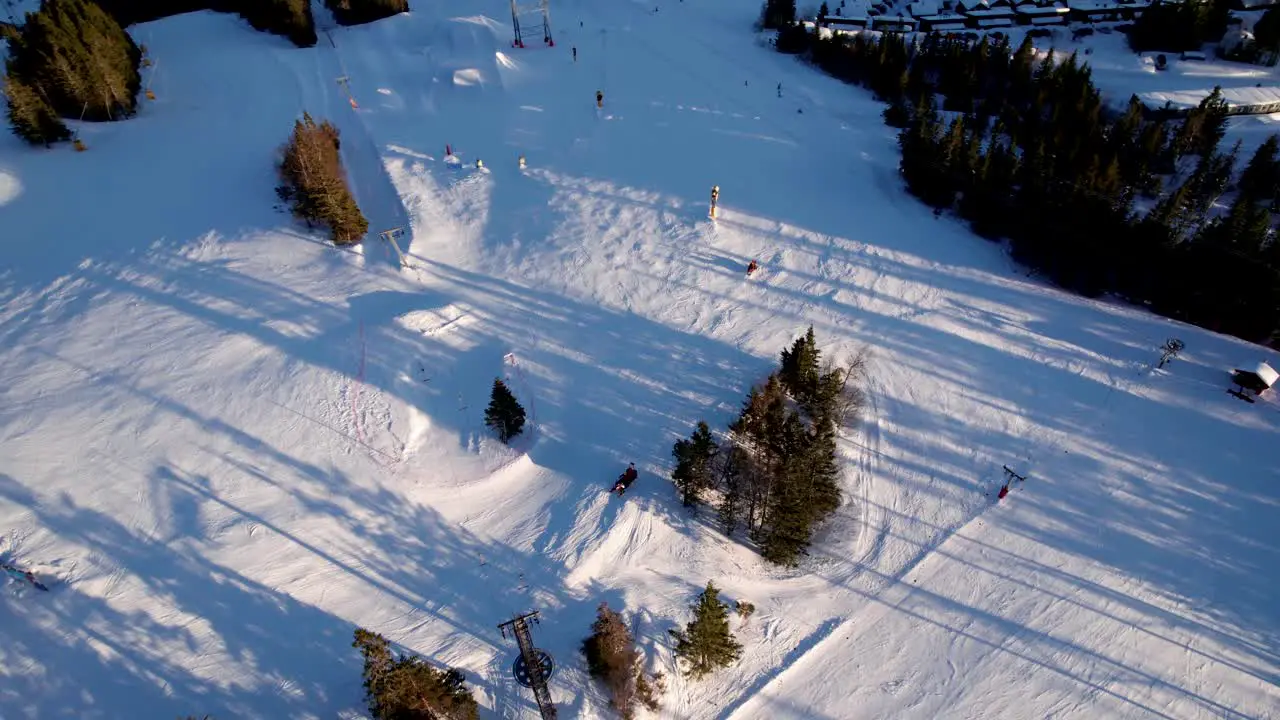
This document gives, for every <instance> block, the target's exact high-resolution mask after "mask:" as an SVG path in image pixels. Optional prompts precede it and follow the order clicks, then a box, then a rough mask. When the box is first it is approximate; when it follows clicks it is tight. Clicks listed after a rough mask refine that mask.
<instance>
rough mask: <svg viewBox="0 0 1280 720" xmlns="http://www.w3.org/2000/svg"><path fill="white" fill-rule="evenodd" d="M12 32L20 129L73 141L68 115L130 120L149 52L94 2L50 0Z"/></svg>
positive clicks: (10, 70)
mask: <svg viewBox="0 0 1280 720" xmlns="http://www.w3.org/2000/svg"><path fill="white" fill-rule="evenodd" d="M8 35H9V39H8V42H9V57H8V58H7V59H6V60H5V77H4V94H5V105H6V110H7V116H8V119H9V124H10V127H11V128H12V130H13V132H14V134H15V135H17V136H18V137H20V138H22V139H23V140H25V141H27V142H28V143H31V144H36V145H45V146H48V145H51V144H52V143H55V142H59V141H62V140H69V139H71V131H70V130H69V129H68V128H67V126H66V124H65V123H64V122H63V118H76V119H84V120H91V121H104V120H122V119H124V118H127V117H131V116H132V115H133V114H134V113H135V112H137V102H138V91H139V89H140V88H141V87H142V76H141V75H140V74H139V72H138V67H139V65H140V64H141V61H142V50H141V48H139V47H138V46H137V45H136V44H134V42H133V39H132V38H130V37H129V34H128V33H126V32H125V31H124V29H123V28H121V27H120V24H119V23H117V22H116V21H115V19H114V18H112V17H111V16H110V15H109V14H107V13H106V12H104V11H103V9H102V8H101V7H99V6H98V5H97V4H95V3H93V2H91V1H90V0H44V2H43V3H42V4H41V7H40V11H39V12H35V13H28V14H27V16H26V22H25V23H23V25H22V26H21V27H20V28H18V29H17V30H16V32H11V33H9V34H8Z"/></svg>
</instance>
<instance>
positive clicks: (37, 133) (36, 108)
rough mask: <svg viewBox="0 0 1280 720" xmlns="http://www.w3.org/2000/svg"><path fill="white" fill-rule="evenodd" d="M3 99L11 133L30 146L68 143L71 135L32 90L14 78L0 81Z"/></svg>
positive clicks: (38, 94)
mask: <svg viewBox="0 0 1280 720" xmlns="http://www.w3.org/2000/svg"><path fill="white" fill-rule="evenodd" d="M4 96H5V103H6V107H7V111H8V113H7V114H8V117H9V125H10V126H11V127H12V128H13V133H14V134H15V135H17V136H18V137H20V138H22V139H23V140H25V141H27V142H28V143H31V144H32V145H44V146H45V147H49V146H50V145H52V144H53V143H55V142H59V141H62V140H70V139H71V131H70V130H68V129H67V126H66V125H64V124H63V122H62V120H61V119H59V118H58V114H57V113H56V112H54V110H53V108H52V107H51V106H50V105H49V103H48V102H47V101H46V100H45V99H44V97H42V96H41V95H40V93H39V91H37V90H36V89H35V88H33V87H31V86H30V85H27V84H26V83H24V82H22V81H21V80H18V79H17V78H14V77H12V76H6V77H5V78H4Z"/></svg>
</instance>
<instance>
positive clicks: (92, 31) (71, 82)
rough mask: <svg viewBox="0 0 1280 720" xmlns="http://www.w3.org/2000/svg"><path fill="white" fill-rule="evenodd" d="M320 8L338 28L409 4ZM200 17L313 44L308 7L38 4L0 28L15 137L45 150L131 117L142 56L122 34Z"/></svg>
mask: <svg viewBox="0 0 1280 720" xmlns="http://www.w3.org/2000/svg"><path fill="white" fill-rule="evenodd" d="M325 5H326V6H327V7H329V8H330V9H331V10H332V11H333V13H334V17H335V19H336V20H337V21H338V23H339V24H343V25H356V24H360V23H366V22H371V21H374V20H378V19H380V18H384V17H387V16H390V15H394V14H396V13H399V12H405V11H407V10H408V9H409V5H408V2H407V0H325ZM197 10H216V11H219V12H234V13H237V14H238V15H240V16H241V17H242V18H244V19H245V20H246V21H247V22H248V23H249V24H250V25H252V26H253V27H254V28H256V29H258V30H262V31H265V32H270V33H274V34H277V35H282V36H284V37H287V38H288V39H289V40H291V41H292V42H293V43H294V44H295V45H297V46H299V47H311V46H314V45H315V44H316V28H315V19H314V18H313V17H312V14H311V3H310V2H309V0H42V2H41V4H40V9H39V10H38V11H36V12H33V13H27V14H26V16H25V18H24V21H23V23H22V24H21V25H18V26H13V25H8V24H5V25H4V26H3V27H2V28H0V40H3V41H6V42H8V44H9V53H8V55H9V56H8V59H7V60H6V61H5V67H4V70H5V73H4V78H3V84H2V87H3V91H4V96H5V107H6V116H7V118H8V120H9V125H10V128H11V129H12V131H13V133H14V134H15V135H17V136H18V137H19V138H21V139H23V140H25V141H26V142H28V143H31V144H33V145H44V146H46V147H48V146H50V145H52V144H53V143H57V142H61V141H66V140H70V139H72V136H73V134H72V132H71V131H70V129H68V127H67V125H66V123H65V122H64V120H85V121H90V122H99V121H114V120H123V119H126V118H129V117H132V116H133V115H134V114H135V113H136V112H137V109H138V92H139V90H140V89H141V87H142V77H141V73H140V66H141V64H142V59H143V49H142V48H140V47H139V46H138V45H137V44H135V43H134V41H133V38H131V37H130V36H129V33H128V32H126V31H125V30H124V28H125V27H127V26H128V25H130V24H133V23H138V22H147V21H150V20H156V19H158V18H162V17H167V16H170V15H178V14H181V13H187V12H194V11H197ZM77 147H78V148H82V146H80V145H78V146H77Z"/></svg>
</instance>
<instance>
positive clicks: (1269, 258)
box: [765, 5, 1280, 341]
mask: <svg viewBox="0 0 1280 720" xmlns="http://www.w3.org/2000/svg"><path fill="white" fill-rule="evenodd" d="M1206 7H1207V5H1206ZM1206 12H1207V11H1206ZM765 14H766V15H768V13H767V12H766V13H765ZM776 42H777V47H778V49H779V50H781V51H783V52H788V53H798V54H799V53H803V54H805V56H806V57H807V58H808V59H809V60H810V61H811V62H812V63H813V64H815V65H817V66H818V67H819V68H821V69H823V70H825V71H826V72H828V73H830V74H831V75H833V76H835V77H838V78H840V79H842V80H845V81H846V82H850V83H854V84H858V85H861V86H864V87H866V88H868V89H870V90H871V91H872V92H873V93H874V94H875V95H876V97H877V98H879V99H881V100H883V101H884V102H886V103H887V104H888V107H887V108H886V110H885V113H884V119H885V121H886V122H887V123H888V124H889V125H891V126H893V127H897V128H899V129H900V134H899V146H900V148H901V151H902V160H901V174H902V178H903V181H904V183H905V185H906V187H907V189H908V191H909V192H911V194H913V195H915V196H916V197H917V198H919V199H920V200H921V201H922V202H924V203H925V204H926V205H928V206H930V207H931V208H933V209H934V211H935V212H936V213H937V214H939V215H941V214H943V213H954V214H955V215H958V216H959V217H961V218H963V219H964V220H966V221H967V222H968V223H969V224H970V225H971V226H972V228H973V230H974V231H975V232H976V233H977V234H979V235H981V236H982V237H985V238H988V239H991V240H1007V241H1009V243H1010V246H1011V249H1012V253H1013V256H1014V258H1015V259H1016V260H1017V261H1019V262H1020V263H1022V264H1023V265H1025V266H1027V267H1028V268H1031V269H1032V270H1033V271H1035V272H1037V273H1040V274H1042V275H1044V276H1045V277H1047V278H1049V279H1050V280H1052V281H1053V282H1055V283H1057V284H1059V285H1061V286H1063V287H1067V288H1070V289H1072V290H1075V291H1078V292H1080V293H1083V294H1085V295H1089V296H1098V295H1102V294H1106V293H1110V294H1114V295H1116V296H1119V297H1123V298H1125V299H1127V300H1129V301H1131V302H1134V303H1137V304H1140V305H1145V306H1147V307H1150V308H1151V309H1153V310H1154V311H1156V312H1159V313H1161V314H1164V315H1167V316H1169V317H1173V318H1177V319H1180V320H1185V321H1187V322H1191V323H1194V324H1197V325H1200V326H1203V327H1207V328H1210V329H1213V330H1217V331H1220V332H1226V333H1230V334H1234V335H1237V336H1239V337H1242V338H1245V339H1248V340H1253V341H1267V340H1270V339H1271V338H1272V337H1273V336H1274V334H1275V333H1276V331H1277V330H1280V312H1278V310H1280V244H1277V243H1276V242H1275V232H1274V230H1273V225H1274V222H1275V217H1274V215H1275V213H1276V211H1277V210H1280V156H1278V154H1277V143H1276V140H1275V138H1272V139H1270V140H1268V141H1267V142H1266V143H1264V144H1263V145H1262V146H1261V147H1260V148H1258V150H1257V152H1256V153H1255V154H1254V155H1253V156H1252V157H1251V158H1246V157H1240V151H1239V147H1238V145H1236V146H1232V147H1224V146H1223V143H1222V140H1223V136H1224V132H1225V127H1226V122H1227V105H1226V103H1225V102H1224V101H1223V99H1222V96H1221V94H1220V92H1219V91H1218V90H1217V89H1215V91H1214V92H1213V94H1212V95H1210V96H1209V97H1208V98H1206V99H1205V100H1204V101H1203V102H1201V103H1200V105H1199V107H1197V108H1195V109H1193V110H1192V111H1191V112H1190V113H1189V114H1187V115H1185V116H1184V117H1173V116H1172V114H1171V113H1159V112H1157V113H1151V112H1147V111H1146V109H1145V108H1144V107H1143V106H1142V105H1141V104H1140V103H1139V102H1138V100H1137V98H1136V97H1135V98H1131V99H1130V100H1129V103H1128V106H1127V107H1126V108H1125V109H1124V110H1123V112H1116V111H1113V110H1108V108H1107V107H1106V106H1105V105H1104V103H1103V101H1102V98H1101V95H1100V93H1099V91H1098V88H1097V87H1096V86H1095V85H1094V84H1093V81H1092V78H1091V75H1090V70H1089V67H1088V65H1087V64H1086V63H1084V62H1082V61H1081V60H1080V58H1078V57H1077V56H1076V55H1074V54H1073V55H1071V56H1070V57H1069V58H1066V59H1055V56H1054V55H1051V54H1044V53H1037V52H1036V51H1035V49H1034V48H1033V47H1032V45H1031V42H1030V40H1029V39H1028V40H1027V41H1024V42H1023V43H1021V44H1020V45H1019V46H1018V47H1012V46H1011V45H1010V44H1009V43H1008V41H1007V40H1005V39H1002V40H993V39H991V38H990V37H984V38H983V39H981V40H980V41H978V42H973V41H970V40H967V39H964V38H961V37H944V36H941V35H938V34H931V35H925V36H921V37H920V38H919V39H918V40H912V39H909V38H908V37H904V36H902V35H894V34H886V35H879V34H865V33H864V34H858V35H853V36H848V35H833V36H831V37H826V38H822V37H818V36H815V35H814V34H813V33H812V32H810V31H808V30H806V29H805V28H804V27H803V26H800V25H798V24H795V25H790V26H787V27H784V28H783V29H782V30H781V31H780V32H779V34H778V37H777V41H776Z"/></svg>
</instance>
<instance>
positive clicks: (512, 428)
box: [484, 378, 524, 443]
mask: <svg viewBox="0 0 1280 720" xmlns="http://www.w3.org/2000/svg"><path fill="white" fill-rule="evenodd" d="M484 424H485V425H488V426H489V427H490V428H493V431H494V432H496V433H498V439H499V440H501V441H502V442H504V443H505V442H508V441H510V440H511V438H513V437H515V436H517V435H519V434H520V433H521V432H522V431H523V430H524V408H523V407H521V406H520V403H519V402H518V401H516V396H515V395H512V394H511V391H510V390H509V389H507V385H506V383H504V382H502V380H500V379H497V378H495V379H494V381H493V392H492V393H490V395H489V407H488V408H486V409H485V411H484Z"/></svg>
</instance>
